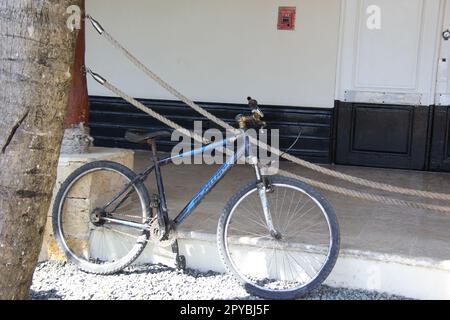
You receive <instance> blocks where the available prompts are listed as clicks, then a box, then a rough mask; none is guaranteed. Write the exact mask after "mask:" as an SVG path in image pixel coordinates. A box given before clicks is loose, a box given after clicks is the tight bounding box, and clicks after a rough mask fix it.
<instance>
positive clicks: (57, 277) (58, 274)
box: [30, 261, 405, 300]
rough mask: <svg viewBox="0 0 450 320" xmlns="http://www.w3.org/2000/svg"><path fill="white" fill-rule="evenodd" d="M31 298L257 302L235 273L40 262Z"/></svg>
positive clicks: (327, 294)
mask: <svg viewBox="0 0 450 320" xmlns="http://www.w3.org/2000/svg"><path fill="white" fill-rule="evenodd" d="M30 299H32V300H48V299H52V300H156V299H158V300H236V299H239V300H240V299H245V300H255V299H258V298H257V297H255V296H252V295H250V294H248V293H247V292H246V291H245V290H244V289H243V287H242V286H241V285H240V284H239V283H238V282H237V281H236V280H235V279H234V278H233V277H232V276H230V275H224V274H218V273H215V272H206V273H201V272H199V271H195V270H186V271H185V272H180V271H178V270H175V269H172V268H169V267H166V266H162V265H140V266H132V267H128V268H126V269H125V270H124V271H122V272H121V273H119V274H116V275H110V276H98V275H93V274H87V273H84V272H82V271H80V270H78V269H77V267H76V266H74V265H72V264H69V263H67V264H66V263H60V262H50V261H49V262H43V263H40V264H39V265H38V266H37V268H36V271H35V273H34V277H33V283H32V286H31V293H30ZM302 299H305V300H402V299H405V298H403V297H398V296H392V295H388V294H384V293H378V292H369V291H364V290H350V289H343V288H331V287H328V286H320V287H319V288H318V289H316V290H314V291H312V292H311V293H310V294H308V295H307V296H304V297H303V298H302Z"/></svg>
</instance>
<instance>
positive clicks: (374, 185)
mask: <svg viewBox="0 0 450 320" xmlns="http://www.w3.org/2000/svg"><path fill="white" fill-rule="evenodd" d="M87 18H89V19H90V20H91V22H92V25H93V26H94V28H95V29H96V30H97V31H98V32H99V33H100V34H101V35H102V36H104V37H105V38H106V39H107V40H108V41H109V42H110V43H111V44H112V45H113V46H114V47H115V48H116V49H118V50H119V51H121V52H122V53H123V54H124V55H125V56H126V57H127V58H128V59H129V60H130V61H131V62H132V63H133V64H134V65H135V66H136V67H137V68H138V69H140V70H141V71H142V72H144V73H145V74H146V75H147V76H149V77H150V78H151V79H152V80H153V81H155V82H156V83H158V85H160V86H161V87H162V88H164V89H165V90H167V91H168V92H169V93H171V94H172V95H173V96H175V97H176V98H178V99H179V100H181V101H182V102H184V103H185V104H187V105H188V106H190V107H191V108H192V109H194V110H195V111H197V112H198V113H200V114H201V115H203V116H204V117H206V118H207V119H209V120H211V121H213V122H214V123H216V124H218V125H219V126H221V127H222V128H224V129H226V130H229V131H231V132H233V133H235V134H239V133H240V132H239V130H237V129H236V128H234V127H232V126H231V125H229V124H228V123H226V122H224V121H223V120H221V119H219V118H217V117H216V116H214V115H213V114H211V113H209V112H208V111H206V110H205V109H203V108H202V107H201V106H199V105H198V104H196V103H195V102H193V101H192V100H190V99H189V98H187V97H186V96H184V95H183V94H181V93H180V92H178V91H177V90H176V89H175V88H174V87H172V86H171V85H170V84H168V83H167V82H165V81H164V80H163V79H161V78H160V77H159V76H158V75H157V74H155V73H154V72H153V71H151V70H150V69H149V68H147V67H146V66H145V65H144V64H143V63H142V62H140V61H139V60H138V59H137V58H136V57H135V56H134V55H133V54H131V53H130V52H129V51H128V50H127V49H126V48H125V47H123V46H122V45H121V44H120V43H119V42H118V41H117V40H115V39H114V37H113V36H111V35H110V34H109V33H108V32H107V31H106V30H104V29H103V27H101V25H100V24H99V23H98V22H97V21H96V20H94V19H93V18H92V17H90V16H87ZM88 71H89V72H90V74H91V75H92V76H93V77H94V79H96V80H97V81H98V82H99V83H100V84H102V85H103V86H105V87H106V88H107V89H109V90H110V91H112V92H113V93H115V94H116V95H118V96H120V97H121V98H123V99H124V100H126V101H127V102H129V103H130V104H132V105H133V106H135V107H136V108H138V109H140V110H141V111H143V112H146V113H147V114H149V115H151V116H152V117H154V118H156V119H157V120H159V121H161V122H162V123H164V124H166V125H167V126H169V127H171V128H173V129H175V130H179V131H180V132H181V133H182V134H185V135H186V136H188V137H190V138H191V139H194V140H196V141H198V142H201V143H205V144H207V143H209V142H208V141H207V140H205V139H203V138H202V137H200V136H198V135H197V134H195V133H191V132H190V131H189V130H187V129H185V128H183V127H181V126H180V125H178V124H176V123H175V122H173V121H171V120H169V119H167V118H166V117H164V116H162V115H161V114H159V113H157V112H155V111H153V110H152V109H150V108H148V107H146V106H144V105H143V104H142V103H140V102H138V101H137V100H135V99H134V98H132V97H130V96H128V95H127V94H125V93H124V92H122V91H121V90H120V89H118V88H117V87H115V86H113V85H112V84H110V83H108V82H107V81H106V80H105V79H103V78H101V77H100V79H102V80H103V81H99V80H98V78H96V77H99V76H98V75H96V74H93V73H92V72H91V71H90V70H88ZM249 138H250V142H251V143H253V144H256V145H258V146H259V147H261V148H263V149H265V150H267V151H270V152H271V153H273V154H276V155H278V156H281V157H282V158H284V159H286V160H289V161H291V162H293V163H296V164H298V165H300V166H303V167H305V168H308V169H310V170H313V171H316V172H319V173H321V174H324V175H328V176H331V177H334V178H337V179H341V180H344V181H348V182H351V183H353V184H357V185H360V186H365V187H369V188H373V189H378V190H383V191H388V192H392V193H398V194H403V195H409V196H416V197H422V198H429V199H434V200H446V201H449V200H450V194H444V193H436V192H429V191H421V190H414V189H408V188H402V187H397V186H393V185H390V184H385V183H379V182H375V181H370V180H367V179H363V178H359V177H355V176H352V175H348V174H344V173H341V172H338V171H335V170H331V169H327V168H324V167H321V166H319V165H316V164H313V163H311V162H308V161H305V160H302V159H300V158H297V157H295V156H293V155H290V154H284V153H282V152H281V151H280V150H279V149H276V148H273V147H271V146H269V145H267V144H265V143H263V142H261V141H258V140H257V139H255V138H253V137H249ZM279 172H280V173H281V174H282V175H284V176H288V177H292V178H295V179H298V180H301V181H304V182H305V183H308V184H311V185H313V186H315V187H317V188H320V189H324V190H328V191H332V192H336V193H339V194H343V195H346V196H351V197H354V198H359V199H364V200H369V201H376V202H382V203H385V204H388V205H397V206H404V207H410V208H415V209H426V210H433V211H440V212H446V213H450V207H445V206H437V205H429V204H425V203H417V202H410V201H404V200H399V199H393V198H388V197H383V196H379V195H375V194H370V193H364V192H360V191H356V190H351V189H346V188H342V187H338V186H335V185H331V184H326V183H322V182H319V181H316V180H311V179H307V178H305V177H301V176H299V175H296V174H293V173H290V172H288V171H285V170H281V169H280V170H279Z"/></svg>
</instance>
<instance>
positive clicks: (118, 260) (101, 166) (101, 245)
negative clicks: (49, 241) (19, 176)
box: [52, 161, 151, 274]
mask: <svg viewBox="0 0 450 320" xmlns="http://www.w3.org/2000/svg"><path fill="white" fill-rule="evenodd" d="M135 180H136V174H135V173H134V172H133V171H131V170H130V169H129V168H127V167H125V166H123V165H121V164H119V163H115V162H110V161H97V162H92V163H89V164H87V165H84V166H82V167H81V168H79V169H77V170H76V171H75V172H73V173H72V174H71V175H70V176H69V177H68V178H67V180H66V181H65V182H64V183H63V184H62V186H61V188H60V190H59V192H58V193H57V195H56V198H55V202H54V206H53V217H52V218H53V233H54V236H55V239H56V241H57V243H58V245H59V247H60V249H61V250H62V251H63V253H64V254H65V255H66V257H67V259H68V260H69V261H71V262H73V263H75V264H76V265H77V266H78V267H79V268H80V269H82V270H83V271H86V272H90V273H95V274H113V273H116V272H118V271H120V270H122V269H123V268H125V267H126V266H128V265H130V264H131V263H132V262H133V261H134V260H135V259H136V258H137V257H138V256H139V254H140V253H141V252H142V251H143V250H144V248H145V246H146V244H147V241H148V238H149V232H148V231H144V230H139V229H135V228H133V227H130V226H127V225H122V224H120V225H118V224H114V223H111V222H108V221H106V220H104V219H103V218H105V217H106V218H114V219H117V220H125V221H129V222H134V223H139V224H143V223H145V222H147V221H148V219H149V218H150V217H151V211H150V209H149V196H148V192H147V189H146V188H145V186H144V184H143V183H142V182H141V181H140V180H137V181H135Z"/></svg>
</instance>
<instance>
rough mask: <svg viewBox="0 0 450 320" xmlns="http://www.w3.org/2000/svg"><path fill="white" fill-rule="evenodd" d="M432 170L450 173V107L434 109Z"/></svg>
mask: <svg viewBox="0 0 450 320" xmlns="http://www.w3.org/2000/svg"><path fill="white" fill-rule="evenodd" d="M430 169H431V170H435V171H447V172H450V106H436V107H434V115H433V134H432V140H431V152H430Z"/></svg>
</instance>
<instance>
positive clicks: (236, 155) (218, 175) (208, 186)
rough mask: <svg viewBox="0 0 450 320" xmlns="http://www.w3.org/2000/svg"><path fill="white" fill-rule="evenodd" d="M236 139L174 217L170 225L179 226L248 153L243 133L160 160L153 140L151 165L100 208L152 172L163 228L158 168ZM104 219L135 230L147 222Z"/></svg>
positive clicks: (164, 219)
mask: <svg viewBox="0 0 450 320" xmlns="http://www.w3.org/2000/svg"><path fill="white" fill-rule="evenodd" d="M236 142H237V148H236V149H234V148H233V149H234V150H235V151H234V152H233V154H232V155H229V156H228V157H227V158H226V161H225V163H224V164H223V165H221V166H220V168H219V169H218V170H217V171H216V172H215V173H214V174H213V175H212V176H211V178H210V179H209V180H208V181H207V182H206V183H205V184H204V185H203V187H202V188H201V189H200V190H199V191H198V192H197V193H196V194H195V196H194V197H193V198H192V199H191V200H190V201H189V203H188V204H187V205H186V207H185V208H184V209H183V210H182V211H181V212H180V213H179V214H178V215H177V217H176V218H175V219H174V220H173V221H172V227H176V226H178V225H180V224H181V223H182V222H183V221H184V220H186V218H187V217H188V216H189V215H190V214H191V213H192V212H193V211H194V209H195V208H196V207H197V206H198V205H199V204H200V202H201V201H202V200H203V199H204V198H205V196H206V195H207V194H208V193H209V192H210V191H211V190H212V189H213V188H214V187H215V186H216V184H217V183H218V182H219V181H220V180H221V179H222V178H223V177H224V176H225V175H226V174H227V172H228V171H229V170H230V169H231V168H232V167H233V166H234V165H235V164H236V162H237V161H238V159H240V158H241V157H242V156H243V155H245V156H248V155H249V154H250V147H249V146H250V142H249V140H248V137H247V136H246V134H245V133H244V132H243V133H242V135H239V136H234V137H231V138H228V139H226V140H221V141H218V142H214V143H211V144H209V145H207V146H204V147H201V148H198V149H194V150H192V151H188V152H184V153H181V154H179V155H176V156H172V157H167V158H164V159H162V160H158V159H157V155H156V147H155V143H154V142H153V145H152V152H153V160H154V164H153V165H151V166H149V167H148V168H147V169H145V170H144V171H143V172H142V173H141V174H139V175H138V176H137V178H136V179H135V180H134V181H132V182H130V184H129V185H128V186H127V187H126V188H125V189H124V190H123V191H122V192H121V193H119V194H117V195H116V196H115V197H114V199H113V200H111V202H110V203H108V204H107V205H106V206H105V207H104V208H107V207H109V206H110V205H111V204H112V203H113V202H114V201H116V200H117V199H118V198H120V197H121V196H122V195H123V194H125V193H126V192H127V189H128V188H129V187H130V186H131V185H132V184H133V183H135V182H136V181H139V180H140V181H145V180H146V179H147V177H148V176H149V175H150V174H151V173H152V172H153V171H155V178H156V185H157V188H158V198H159V199H158V201H159V204H158V207H159V210H158V219H159V222H160V225H161V227H164V228H165V227H166V226H167V225H168V222H169V217H168V210H167V201H166V196H165V192H164V183H163V178H162V174H161V167H163V166H165V165H168V164H171V163H173V162H174V160H176V159H182V158H188V157H193V156H195V155H198V154H203V153H205V152H207V151H212V150H216V149H218V148H227V147H229V146H230V145H233V146H234V144H235V143H236ZM120 205H121V203H119V204H118V205H116V206H115V209H117V208H118V207H119V206H120ZM115 209H113V210H112V212H114V211H115ZM105 220H106V221H109V222H111V223H116V224H122V225H127V226H129V227H134V228H138V229H146V228H147V225H145V224H140V223H136V222H131V221H127V220H122V219H116V218H114V217H113V216H109V217H106V218H105Z"/></svg>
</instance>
